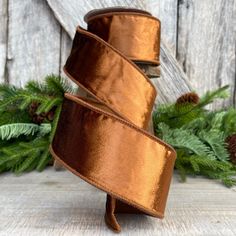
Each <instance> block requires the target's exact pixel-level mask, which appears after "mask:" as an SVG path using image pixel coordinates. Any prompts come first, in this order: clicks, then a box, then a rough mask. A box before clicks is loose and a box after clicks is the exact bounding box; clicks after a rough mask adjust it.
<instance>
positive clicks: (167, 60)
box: [47, 0, 191, 102]
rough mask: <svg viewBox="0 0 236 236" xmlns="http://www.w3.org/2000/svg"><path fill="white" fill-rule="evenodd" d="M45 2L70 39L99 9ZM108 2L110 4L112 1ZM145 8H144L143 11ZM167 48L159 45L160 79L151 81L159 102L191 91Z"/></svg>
mask: <svg viewBox="0 0 236 236" xmlns="http://www.w3.org/2000/svg"><path fill="white" fill-rule="evenodd" d="M47 2H48V3H49V5H50V7H51V8H52V10H53V12H54V14H55V16H56V18H57V19H58V21H59V22H60V23H61V25H62V27H63V28H64V29H65V31H66V32H68V34H69V35H70V37H71V38H73V36H74V32H75V28H76V26H77V25H78V22H79V24H83V26H84V27H86V26H85V25H84V22H83V17H82V16H83V15H84V14H86V13H87V12H88V11H89V10H91V9H94V8H99V7H101V5H99V4H100V3H99V4H97V3H96V2H93V3H91V5H87V4H88V3H90V1H86V3H85V2H83V3H84V5H80V7H79V4H81V2H80V1H75V2H73V1H72V2H70V3H66V2H64V1H55V0H54V1H52V0H47ZM99 2H100V1H99ZM108 2H109V3H110V2H112V1H108ZM113 2H117V1H113ZM63 4H64V5H63ZM106 4H107V2H106ZM137 4H139V1H137ZM114 5H115V4H114ZM105 6H110V5H105V4H104V3H103V5H102V7H105ZM140 6H141V5H140ZM145 8H146V7H144V9H145ZM75 9H76V10H75ZM77 9H78V10H77ZM168 48H169V47H168ZM168 48H167V46H165V44H164V43H163V44H162V45H161V52H162V53H161V64H162V67H161V68H162V69H161V78H158V79H152V81H153V83H154V84H155V85H156V86H157V90H158V91H159V96H158V98H157V99H158V101H159V102H167V101H173V100H174V99H175V98H177V97H178V96H180V95H182V94H183V93H185V92H188V91H190V90H191V86H190V85H189V84H188V82H187V81H186V76H185V74H184V72H183V71H182V70H181V68H180V67H179V65H178V62H177V61H176V59H175V57H174V55H173V54H172V53H171V50H169V49H168Z"/></svg>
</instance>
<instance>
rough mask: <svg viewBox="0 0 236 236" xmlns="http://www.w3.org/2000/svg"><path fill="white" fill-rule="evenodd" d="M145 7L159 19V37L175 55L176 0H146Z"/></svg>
mask: <svg viewBox="0 0 236 236" xmlns="http://www.w3.org/2000/svg"><path fill="white" fill-rule="evenodd" d="M147 9H148V10H149V11H150V12H151V13H152V14H153V15H154V16H156V17H157V18H159V19H160V20H161V37H162V39H163V40H164V41H165V42H166V43H167V44H168V45H169V47H170V49H171V52H172V53H173V55H174V56H175V55H176V45H177V28H178V0H165V1H162V0H147Z"/></svg>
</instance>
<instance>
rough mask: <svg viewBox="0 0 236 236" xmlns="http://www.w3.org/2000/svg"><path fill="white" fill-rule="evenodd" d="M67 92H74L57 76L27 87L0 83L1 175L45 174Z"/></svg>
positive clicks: (28, 84)
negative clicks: (32, 172) (30, 172)
mask: <svg viewBox="0 0 236 236" xmlns="http://www.w3.org/2000/svg"><path fill="white" fill-rule="evenodd" d="M65 92H70V93H74V92H75V89H74V88H73V87H72V86H71V85H70V84H69V83H67V82H66V81H65V79H63V78H62V77H60V76H56V75H49V76H47V77H46V78H45V79H44V81H43V82H37V81H29V82H28V83H27V84H26V86H25V87H24V88H17V87H15V86H13V85H7V84H0V172H4V171H13V172H15V173H16V174H20V173H23V172H27V171H32V170H34V169H36V170H38V171H42V170H43V169H44V168H45V167H46V166H47V165H48V163H49V162H51V160H52V156H51V155H50V153H49V145H50V143H51V142H52V140H53V137H54V135H55V132H56V128H57V123H58V120H59V116H60V112H61V106H62V102H63V99H64V93H65Z"/></svg>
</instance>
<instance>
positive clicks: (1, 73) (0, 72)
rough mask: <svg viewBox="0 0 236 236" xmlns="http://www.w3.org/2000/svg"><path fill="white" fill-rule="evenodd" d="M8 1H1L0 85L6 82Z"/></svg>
mask: <svg viewBox="0 0 236 236" xmlns="http://www.w3.org/2000/svg"><path fill="white" fill-rule="evenodd" d="M7 23H8V1H7V0H0V83H2V82H6V81H5V74H6V73H7V72H6V60H7V41H8V30H7Z"/></svg>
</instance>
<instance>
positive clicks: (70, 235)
mask: <svg viewBox="0 0 236 236" xmlns="http://www.w3.org/2000/svg"><path fill="white" fill-rule="evenodd" d="M0 189H1V194H0V221H1V225H0V235H1V236H5V235H11V236H18V235H33V236H41V235H45V236H46V235H50V236H58V235H63V236H78V235H84V236H91V235H94V236H98V235H99V236H102V235H111V236H113V235H114V233H113V232H111V231H110V230H109V229H108V228H107V227H106V225H105V223H104V207H105V200H106V197H105V196H106V194H105V193H104V192H102V191H99V190H98V189H95V188H94V187H92V186H91V185H89V184H87V183H86V182H84V181H82V180H80V179H79V178H78V177H76V176H75V175H72V174H71V173H70V172H68V171H60V172H55V171H54V170H53V169H52V168H48V169H46V170H45V171H44V172H42V173H38V172H32V173H29V174H25V175H22V176H20V177H16V176H14V175H13V174H10V173H7V174H2V175H1V177H0ZM235 190H236V189H235ZM235 198H236V192H235V191H234V190H233V189H228V188H226V187H224V186H222V185H221V184H218V183H216V182H214V181H213V180H207V179H203V178H189V179H188V181H187V183H179V182H178V180H177V176H174V178H173V181H172V185H171V188H170V194H169V198H168V202H167V209H166V214H165V218H164V219H163V220H159V219H156V218H152V217H147V216H144V215H122V216H119V222H120V223H121V226H122V232H121V234H120V235H129V236H143V235H147V236H156V235H165V236H172V235H215V236H217V235H227V236H234V235H236V201H235Z"/></svg>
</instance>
